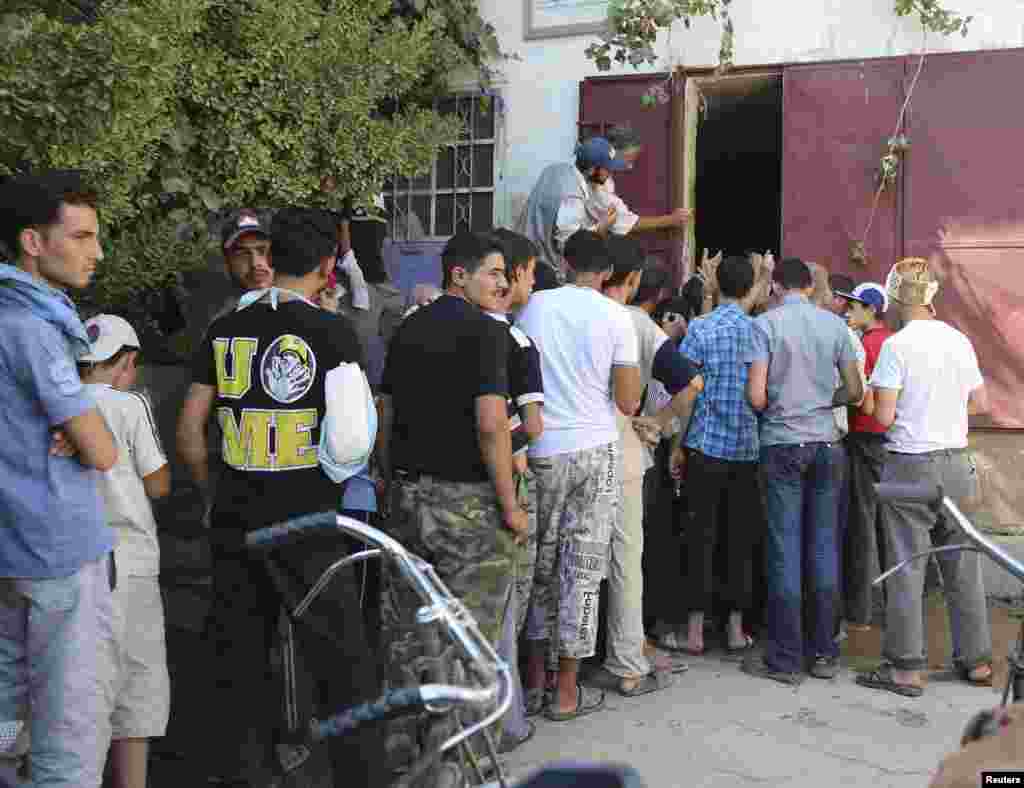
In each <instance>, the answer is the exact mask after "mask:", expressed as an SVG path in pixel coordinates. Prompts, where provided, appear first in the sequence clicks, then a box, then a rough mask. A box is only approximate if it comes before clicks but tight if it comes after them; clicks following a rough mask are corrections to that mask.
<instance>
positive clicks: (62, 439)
mask: <svg viewBox="0 0 1024 788" xmlns="http://www.w3.org/2000/svg"><path fill="white" fill-rule="evenodd" d="M50 454H51V455H52V456H54V457H74V456H75V455H76V454H78V449H76V448H75V447H74V445H73V444H72V443H71V441H70V440H69V439H68V434H67V433H66V432H65V431H64V430H59V429H58V430H54V431H53V434H52V441H51V443H50Z"/></svg>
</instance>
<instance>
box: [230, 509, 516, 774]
mask: <svg viewBox="0 0 1024 788" xmlns="http://www.w3.org/2000/svg"><path fill="white" fill-rule="evenodd" d="M332 530H333V531H336V532H337V533H339V534H345V535H348V536H351V537H353V538H355V539H357V540H358V541H361V542H363V543H364V544H369V545H372V546H375V547H376V548H378V550H367V551H364V552H362V553H360V554H358V555H356V556H349V557H348V558H345V559H342V560H340V561H337V562H335V564H334V565H332V566H331V567H330V568H328V570H327V571H326V572H325V573H324V575H323V576H322V577H321V579H320V581H318V582H317V584H316V585H315V586H314V588H313V589H312V590H311V591H310V592H309V594H307V598H306V599H304V600H303V601H302V603H300V605H299V607H298V608H296V610H295V611H292V615H294V616H299V615H301V614H302V612H303V611H304V610H305V608H306V607H308V604H309V603H310V602H311V601H312V599H313V598H314V597H315V596H316V595H317V594H318V593H319V592H320V591H321V590H322V589H323V587H324V586H325V585H326V584H327V582H329V580H330V577H331V576H332V575H333V573H334V572H336V571H337V570H338V569H340V568H341V567H342V566H345V565H347V564H349V563H352V562H353V561H354V560H356V559H357V558H358V559H362V558H366V557H372V556H374V555H375V554H376V555H384V556H386V557H387V558H388V559H389V560H390V561H392V562H393V564H394V565H395V568H396V569H397V570H398V572H399V574H400V575H401V576H402V577H404V579H405V580H406V581H407V582H408V583H409V584H410V585H411V586H412V588H413V589H414V590H415V592H416V594H417V596H418V597H419V598H420V599H421V600H422V601H423V602H424V604H425V607H424V608H421V609H420V611H419V614H424V615H425V621H436V622H438V624H440V625H441V626H442V627H443V628H444V629H445V630H447V633H448V635H449V636H450V637H451V639H452V641H453V642H454V643H455V645H456V647H457V648H458V650H459V651H461V653H462V654H463V656H464V657H466V658H467V659H468V660H469V662H470V663H471V665H472V667H473V669H474V670H475V672H476V674H477V677H478V678H479V679H481V680H482V681H483V682H485V686H484V687H481V688H477V687H455V686H448V685H426V686H421V687H419V688H415V687H413V688H403V689H402V690H396V691H394V692H392V693H387V694H385V695H384V696H383V697H382V698H380V699H379V700H378V701H375V702H372V703H368V704H361V705H360V706H357V707H355V708H352V709H348V710H347V711H345V712H342V713H341V714H339V715H337V716H336V717H334V718H331V719H329V720H324V721H321V722H316V723H314V725H313V726H312V728H311V730H310V735H312V736H314V737H316V736H330V735H337V734H339V733H343V732H344V731H346V730H350V729H351V728H353V727H356V726H358V725H359V724H360V723H362V722H368V721H371V720H374V719H378V718H379V717H381V716H384V715H387V714H389V713H390V711H391V710H393V709H396V708H403V707H407V706H425V707H426V708H428V709H429V708H430V707H431V706H432V705H434V704H442V703H459V704H468V705H475V706H480V707H484V706H487V705H489V704H491V703H495V708H494V709H493V710H491V712H490V713H489V714H487V715H486V716H485V717H484V719H482V720H479V721H477V722H476V724H475V725H471V726H470V727H468V728H466V729H463V731H462V732H461V733H457V734H455V735H453V736H452V737H451V738H449V739H448V740H447V741H446V742H444V743H443V744H442V745H441V748H440V751H441V752H446V751H447V750H449V749H451V748H452V747H455V746H456V745H458V744H459V743H461V742H462V741H465V740H466V739H468V738H470V737H471V736H474V735H476V734H477V733H478V732H480V731H483V730H486V729H487V728H488V727H489V726H490V725H492V724H493V723H494V722H497V721H498V720H500V719H501V718H502V717H503V716H504V714H505V712H506V711H508V709H509V707H510V706H511V705H512V675H511V670H510V668H509V666H508V665H507V664H506V663H505V661H504V660H502V659H501V658H500V657H499V656H498V654H497V652H496V651H495V650H494V646H493V644H492V643H491V642H490V641H489V640H488V639H487V638H486V637H485V636H484V635H483V634H482V633H481V632H480V628H479V626H477V623H476V621H475V620H474V619H473V617H472V615H470V613H469V611H468V610H466V607H465V605H463V604H462V603H461V602H460V601H459V600H458V599H456V598H455V597H454V596H453V595H452V593H451V592H450V591H449V590H448V588H447V587H446V586H445V585H444V583H443V582H442V581H441V579H440V578H439V577H438V576H437V573H436V572H435V571H434V568H433V567H432V566H431V565H430V564H428V563H427V562H425V561H424V560H423V559H421V558H419V557H418V556H415V555H413V554H412V553H410V552H409V551H408V550H406V549H405V547H404V546H403V545H402V544H401V543H400V542H398V541H396V540H395V539H392V538H391V537H390V536H388V535H387V534H385V533H383V532H381V531H379V530H377V529H376V528H373V527H372V526H369V525H366V524H364V523H361V522H359V521H358V520H353V519H352V518H350V517H345V516H343V515H340V514H335V513H333V512H321V513H318V514H310V515H305V516H303V517H298V518H296V519H294V520H290V521H288V522H286V523H280V524H278V525H272V526H268V527H266V528H261V529H259V530H257V531H253V532H251V533H249V534H247V535H246V538H245V542H246V547H247V548H249V549H250V550H261V551H262V550H270V549H274V548H278V547H282V546H284V545H286V544H290V543H292V542H295V541H299V540H301V539H302V538H304V537H306V536H309V535H312V534H313V533H314V532H317V531H325V532H327V531H332ZM499 771H500V770H499Z"/></svg>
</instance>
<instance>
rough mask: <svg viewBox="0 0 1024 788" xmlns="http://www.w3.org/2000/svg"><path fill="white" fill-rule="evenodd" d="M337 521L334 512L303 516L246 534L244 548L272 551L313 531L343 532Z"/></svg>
mask: <svg viewBox="0 0 1024 788" xmlns="http://www.w3.org/2000/svg"><path fill="white" fill-rule="evenodd" d="M345 519H348V518H345ZM338 520H339V518H338V515H336V514H335V513H334V512H319V513H317V514H307V515H303V516H302V517H296V518H295V519H294V520H289V521H288V522H286V523H279V524H278V525H270V526H267V527H266V528H260V529H259V530H258V531H252V532H250V533H248V534H246V537H245V546H246V547H248V548H249V549H250V550H272V549H274V548H276V547H283V546H284V545H286V544H290V543H291V542H293V541H298V540H300V539H302V538H305V537H307V536H310V535H311V534H312V532H314V531H332V530H333V531H344V528H342V527H340V526H341V524H340V523H339V522H338ZM353 522H355V521H353Z"/></svg>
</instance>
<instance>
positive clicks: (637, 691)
mask: <svg viewBox="0 0 1024 788" xmlns="http://www.w3.org/2000/svg"><path fill="white" fill-rule="evenodd" d="M627 681H633V679H621V680H620V681H619V684H618V686H617V687H616V689H617V690H618V693H619V694H620V695H622V696H623V697H624V698H636V697H639V696H640V695H649V694H651V693H652V692H657V691H658V690H662V689H667V688H668V687H671V686H672V674H671V673H661V674H658V673H648V674H647V675H646V676H641V677H640V679H639V680H638V681H637V682H636V684H634V685H633V687H632V688H630V689H625V687H624V686H623V685H624V684H625V682H627Z"/></svg>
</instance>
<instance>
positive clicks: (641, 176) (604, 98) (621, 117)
mask: <svg viewBox="0 0 1024 788" xmlns="http://www.w3.org/2000/svg"><path fill="white" fill-rule="evenodd" d="M665 78H666V76H665V75H664V74H660V75H647V74H645V75H639V76H632V75H631V76H625V77H596V78H591V79H586V80H584V81H583V82H581V83H580V114H579V128H580V138H581V139H582V138H585V137H589V136H594V135H595V134H603V133H606V132H607V130H608V129H609V128H611V127H613V126H617V125H618V126H630V127H631V128H632V129H633V130H634V131H636V132H637V133H638V134H639V135H640V138H641V139H642V140H643V143H644V151H643V155H641V157H640V158H639V160H638V161H637V163H636V166H635V167H634V168H633V170H632V171H630V172H622V173H617V174H616V175H615V188H616V191H617V192H618V193H619V194H620V195H621V196H622V199H623V200H625V202H626V204H627V205H628V206H629V207H630V209H631V210H632V211H633V212H634V213H637V214H639V215H640V216H658V215H661V214H666V213H668V212H669V210H670V208H671V204H672V180H671V173H672V160H671V145H670V136H671V127H672V113H671V105H670V104H658V105H656V106H654V107H645V106H644V105H643V103H642V101H641V98H642V96H643V95H644V93H646V92H647V90H648V89H649V88H650V87H651V86H652V85H653V84H655V83H656V82H661V81H664V80H665ZM638 238H640V239H641V241H642V243H643V246H644V248H645V250H646V251H647V253H648V254H650V255H652V256H655V257H658V258H659V259H661V260H662V262H663V263H664V264H666V265H675V258H676V257H677V256H678V246H679V242H678V240H677V239H673V237H672V235H671V234H669V233H667V232H665V233H657V234H655V233H644V234H643V235H642V236H638Z"/></svg>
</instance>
